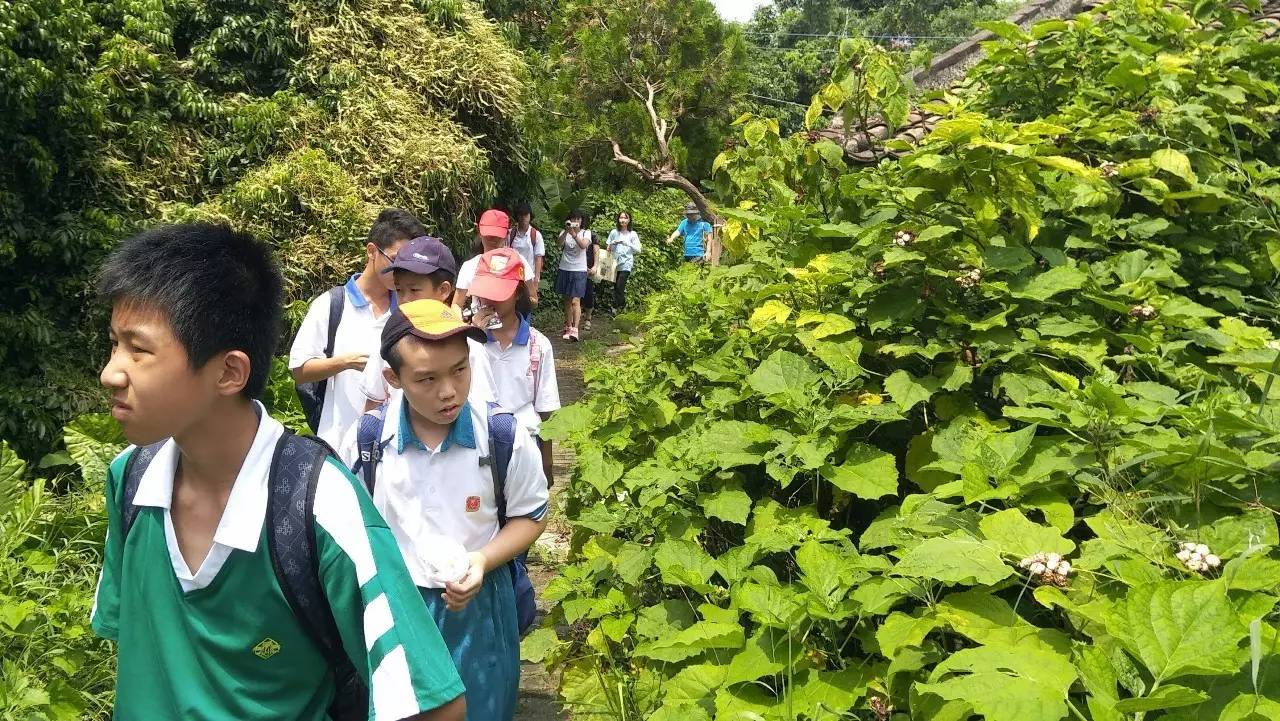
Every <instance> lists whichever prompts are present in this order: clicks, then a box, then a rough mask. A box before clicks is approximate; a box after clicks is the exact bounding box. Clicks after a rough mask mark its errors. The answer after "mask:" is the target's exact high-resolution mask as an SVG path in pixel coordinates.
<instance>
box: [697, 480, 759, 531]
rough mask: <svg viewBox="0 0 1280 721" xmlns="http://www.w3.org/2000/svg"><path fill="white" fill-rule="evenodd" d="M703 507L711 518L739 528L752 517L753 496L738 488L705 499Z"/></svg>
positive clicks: (718, 492) (719, 492)
mask: <svg viewBox="0 0 1280 721" xmlns="http://www.w3.org/2000/svg"><path fill="white" fill-rule="evenodd" d="M702 507H703V509H704V510H706V512H707V515H708V516H710V517H711V518H719V519H721V520H724V521H729V522H730V523H736V524H738V525H739V526H741V525H745V524H746V522H747V517H748V516H750V515H751V496H748V495H747V494H746V492H745V491H743V490H741V489H738V488H729V489H725V490H723V491H717V492H716V493H713V494H711V495H710V496H705V497H704V498H703V503H702Z"/></svg>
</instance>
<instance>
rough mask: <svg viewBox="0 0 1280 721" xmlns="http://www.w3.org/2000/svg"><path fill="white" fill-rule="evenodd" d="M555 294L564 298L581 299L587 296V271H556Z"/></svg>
mask: <svg viewBox="0 0 1280 721" xmlns="http://www.w3.org/2000/svg"><path fill="white" fill-rule="evenodd" d="M556 294H557V295H562V296H564V297H566V298H581V297H583V296H585V295H586V294H587V271H585V270H558V271H557V272H556Z"/></svg>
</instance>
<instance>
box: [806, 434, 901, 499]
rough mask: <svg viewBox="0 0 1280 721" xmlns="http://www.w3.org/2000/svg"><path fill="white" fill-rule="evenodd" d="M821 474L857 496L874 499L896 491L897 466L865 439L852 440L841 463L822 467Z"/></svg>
mask: <svg viewBox="0 0 1280 721" xmlns="http://www.w3.org/2000/svg"><path fill="white" fill-rule="evenodd" d="M823 476H825V477H826V478H827V480H829V481H831V483H832V485H834V486H836V487H837V488H839V489H840V490H842V491H847V492H849V493H852V494H854V495H855V496H858V497H859V498H867V499H874V498H880V497H882V496H890V495H893V494H895V493H897V492H898V467H897V464H896V463H895V461H894V458H893V455H892V454H889V453H886V452H884V451H882V450H880V449H879V448H876V447H875V446H870V445H867V444H865V443H854V444H852V445H851V446H850V447H849V454H848V455H847V456H846V457H845V461H844V463H841V464H840V465H838V466H834V467H832V468H831V470H830V471H823Z"/></svg>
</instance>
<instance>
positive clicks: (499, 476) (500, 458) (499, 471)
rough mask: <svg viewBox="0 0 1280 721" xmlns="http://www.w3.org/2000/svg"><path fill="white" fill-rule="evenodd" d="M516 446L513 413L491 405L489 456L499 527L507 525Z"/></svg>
mask: <svg viewBox="0 0 1280 721" xmlns="http://www.w3.org/2000/svg"><path fill="white" fill-rule="evenodd" d="M515 445H516V417H515V416H514V415H513V414H512V413H511V411H508V410H505V409H502V408H499V407H498V406H497V405H496V404H490V405H489V455H490V456H491V457H492V458H493V464H492V466H493V498H494V501H495V502H496V504H497V506H498V525H499V526H505V525H507V466H509V465H510V464H511V455H512V454H513V453H514V452H515Z"/></svg>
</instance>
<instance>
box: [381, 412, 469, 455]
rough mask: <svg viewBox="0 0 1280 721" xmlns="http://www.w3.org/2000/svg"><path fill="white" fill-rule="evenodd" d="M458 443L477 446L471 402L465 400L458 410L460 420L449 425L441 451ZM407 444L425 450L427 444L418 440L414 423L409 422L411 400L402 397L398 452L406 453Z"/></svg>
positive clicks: (397, 437)
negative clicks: (414, 430)
mask: <svg viewBox="0 0 1280 721" xmlns="http://www.w3.org/2000/svg"><path fill="white" fill-rule="evenodd" d="M455 443H456V444H458V445H460V446H464V447H466V448H475V447H476V429H475V425H474V423H473V421H472V420H471V404H470V403H466V402H463V404H462V408H461V409H460V410H459V411H458V420H456V421H454V422H453V425H451V426H449V433H448V434H447V435H446V436H445V437H444V441H443V442H442V443H441V444H440V451H439V452H440V453H443V452H445V451H447V450H449V447H450V446H452V445H453V444H455ZM405 445H412V446H413V447H415V448H417V449H419V450H422V451H425V450H428V449H427V444H425V443H423V442H422V441H420V440H418V435H417V434H416V433H414V432H413V424H412V423H410V422H409V401H408V400H407V399H402V400H401V402H400V431H399V432H398V433H396V453H404V447H405Z"/></svg>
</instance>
